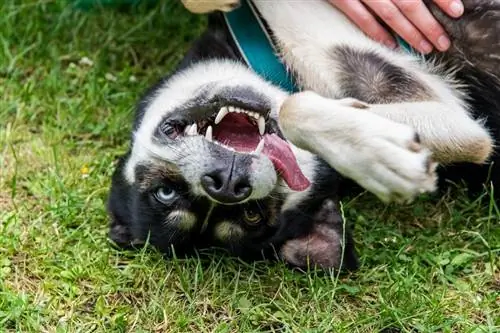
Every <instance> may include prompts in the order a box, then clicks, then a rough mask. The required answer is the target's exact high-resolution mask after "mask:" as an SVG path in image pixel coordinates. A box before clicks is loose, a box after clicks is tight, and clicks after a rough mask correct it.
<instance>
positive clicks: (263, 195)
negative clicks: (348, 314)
mask: <svg viewBox="0 0 500 333" xmlns="http://www.w3.org/2000/svg"><path fill="white" fill-rule="evenodd" d="M183 4H184V6H185V7H186V8H187V9H188V10H190V11H192V12H194V13H209V24H208V28H207V30H206V31H205V33H204V34H203V35H202V36H201V37H200V38H199V39H198V40H196V41H195V42H194V43H193V45H192V47H191V49H190V50H189V51H188V53H187V54H186V55H185V57H184V59H183V60H182V61H181V62H180V64H179V66H178V67H177V68H176V69H175V70H174V71H173V72H172V73H170V74H169V75H167V76H166V77H164V78H162V79H161V80H160V81H159V82H158V83H157V84H155V85H154V86H152V87H151V88H150V89H148V90H147V91H146V92H145V94H144V96H143V97H142V98H141V99H140V101H139V103H138V105H137V111H136V116H135V120H134V125H133V133H132V138H131V142H130V147H129V150H128V151H127V152H126V153H125V154H124V155H123V156H122V157H121V158H120V160H119V162H118V164H117V167H116V170H115V172H114V174H113V177H112V183H111V189H110V194H109V200H108V206H107V209H108V212H109V215H110V220H111V222H110V232H109V235H110V238H111V239H112V240H113V241H114V243H116V244H117V245H118V246H120V247H130V246H142V245H144V244H145V243H148V244H151V245H152V246H154V247H155V248H157V249H159V250H160V251H161V252H162V253H164V254H165V255H167V256H168V255H172V254H173V253H174V252H175V253H176V254H189V253H191V252H192V251H196V250H197V249H200V248H208V247H222V248H224V249H226V250H227V251H229V252H230V253H231V254H233V255H236V256H239V257H241V258H243V259H245V260H257V259H279V260H283V261H284V262H286V263H288V264H290V265H292V266H294V267H299V268H307V267H311V266H314V267H320V268H324V269H330V268H335V269H341V270H344V269H345V270H353V269H356V268H357V267H358V259H357V255H356V251H355V249H354V245H353V238H352V237H353V235H352V231H351V226H349V225H346V224H345V222H344V221H343V219H342V216H341V213H340V207H339V205H340V199H341V196H342V193H343V191H344V189H345V187H346V186H349V184H350V183H354V184H356V185H358V186H360V187H361V188H362V189H364V190H367V191H368V192H371V193H373V194H374V195H375V196H376V197H377V198H379V199H380V200H381V201H383V202H397V203H401V202H411V201H412V200H413V199H415V198H416V197H417V196H419V195H420V194H422V193H426V192H434V191H435V190H436V189H437V188H438V187H439V186H438V185H439V184H440V182H443V179H444V180H446V179H455V180H456V179H460V180H465V181H466V182H468V184H469V185H470V186H471V188H483V187H484V185H485V184H486V185H487V184H488V182H491V183H493V184H494V183H496V182H498V178H499V177H500V171H499V169H498V167H497V164H498V162H499V159H498V154H497V152H496V151H495V141H496V140H498V137H499V135H500V134H499V132H498V129H499V128H500V114H499V111H498V110H499V108H498V107H499V102H500V97H499V96H500V95H499V92H500V81H499V74H500V73H499V71H500V66H499V65H500V63H499V61H500V56H499V55H500V34H499V33H498V32H500V1H484V0H481V1H479V0H465V1H464V5H465V12H464V14H463V16H462V17H461V18H460V19H459V20H455V19H451V18H449V17H448V16H446V15H445V14H444V13H443V12H441V10H440V9H439V8H438V7H437V6H435V5H434V4H433V3H432V2H431V1H429V2H428V6H429V8H430V9H431V10H432V12H433V13H434V15H435V16H436V17H437V19H438V20H439V21H440V23H441V24H442V25H443V26H444V27H445V28H446V30H447V31H448V33H449V34H450V36H451V37H452V41H453V42H452V48H451V49H450V51H447V52H445V53H442V54H432V55H430V56H428V57H425V58H424V57H416V56H414V55H410V54H407V53H405V52H402V51H398V50H391V49H389V48H387V47H385V46H383V45H381V44H379V43H376V42H375V41H373V40H371V39H370V38H368V37H367V36H365V35H364V34H363V33H362V32H361V31H360V30H359V29H358V28H357V27H356V26H355V25H354V24H353V23H351V21H349V19H348V18H347V17H345V16H344V15H343V14H342V13H341V12H340V11H338V10H337V9H335V8H334V7H332V6H331V5H329V4H328V3H327V2H326V1H323V0H310V1H293V2H292V1H286V0H273V1H267V0H253V1H252V6H254V8H255V10H256V11H258V13H260V15H261V16H262V18H263V20H264V21H265V23H266V26H267V28H268V33H270V34H271V35H272V38H273V40H274V41H275V46H276V48H277V49H278V51H279V54H280V59H281V61H282V62H283V64H285V65H286V66H287V68H288V69H289V70H290V72H291V73H293V76H294V78H296V79H297V82H298V84H299V85H300V87H301V91H300V92H297V93H290V92H288V91H285V90H284V89H282V88H280V87H279V86H277V85H275V84H272V83H270V82H269V81H267V80H265V79H264V78H262V77H261V76H259V75H257V74H256V73H255V72H254V71H252V70H251V69H250V68H249V66H248V64H247V63H246V62H245V60H244V58H243V57H242V54H241V53H240V52H239V49H238V48H237V47H236V45H235V43H234V40H232V36H231V34H230V33H229V30H228V27H227V25H226V21H225V20H224V17H223V14H222V13H223V12H231V11H233V10H235V9H236V8H238V6H239V5H240V2H239V1H237V0H210V1H209V0H207V1H194V0H193V1H191V0H183Z"/></svg>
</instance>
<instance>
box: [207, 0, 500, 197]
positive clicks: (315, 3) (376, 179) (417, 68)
mask: <svg viewBox="0 0 500 333" xmlns="http://www.w3.org/2000/svg"><path fill="white" fill-rule="evenodd" d="M209 3H211V5H210V6H207V5H208V4H209ZM253 3H254V4H255V6H256V7H257V8H258V10H259V11H260V12H261V13H262V15H263V16H264V18H265V19H266V21H267V23H268V24H269V26H270V28H271V30H272V31H273V34H274V35H275V37H276V39H277V41H278V44H279V45H278V47H279V50H280V53H281V56H282V58H283V61H284V62H285V64H286V65H287V66H288V67H289V68H291V69H293V71H294V72H295V73H297V77H298V80H299V82H300V84H301V85H302V86H303V88H304V89H306V90H311V91H314V93H315V94H317V95H316V96H315V95H314V93H312V92H310V93H308V94H299V95H297V96H293V97H291V98H292V99H291V101H293V102H289V103H287V104H286V106H287V109H286V116H283V115H280V121H281V126H282V127H283V129H284V131H285V132H286V135H287V138H288V139H289V140H290V141H291V142H293V143H294V144H297V145H298V146H301V147H306V148H305V149H308V150H309V151H312V152H315V153H317V154H319V155H320V156H322V157H323V158H324V159H325V160H327V161H328V162H329V163H330V164H331V165H332V166H333V167H335V168H336V169H337V170H338V171H339V172H341V173H342V174H343V175H345V176H347V177H350V178H352V179H354V180H355V181H356V182H358V183H359V184H360V185H362V186H364V187H365V188H366V189H367V190H369V191H371V192H373V193H374V194H376V195H377V196H379V197H380V198H381V199H383V200H385V201H390V200H395V199H398V200H410V199H412V198H413V197H415V196H416V195H418V194H419V193H421V192H425V191H430V190H432V189H433V188H434V183H435V178H436V177H435V174H434V173H433V172H429V170H427V169H426V168H425V167H424V165H426V164H427V163H428V162H427V159H428V157H429V152H428V151H427V150H420V151H412V150H411V149H409V147H410V146H412V145H413V146H414V145H415V144H416V143H415V142H412V140H413V138H414V136H415V131H417V132H418V133H419V136H420V138H421V140H422V142H423V144H424V145H426V146H427V147H429V148H430V149H431V150H432V152H433V154H434V155H433V157H434V158H435V159H436V160H437V161H438V162H440V163H452V162H463V161H468V162H474V163H483V162H485V161H486V160H487V159H488V158H489V156H490V155H491V152H492V147H493V141H492V139H491V136H490V134H489V133H488V132H487V131H486V129H485V128H484V127H483V126H482V124H481V123H478V122H476V121H474V120H473V119H472V118H471V116H470V114H469V110H468V106H467V104H466V103H465V102H464V100H463V96H464V95H463V92H462V91H461V90H460V87H459V86H458V85H456V83H455V82H454V81H453V79H452V76H450V75H449V74H450V73H445V72H441V71H440V69H439V68H438V67H435V66H434V64H432V63H424V62H423V61H421V59H417V58H415V57H413V56H410V55H408V54H406V53H404V52H397V51H394V50H390V49H388V48H386V47H385V46H383V45H381V44H379V43H377V42H375V41H373V40H372V39H370V38H369V37H367V36H366V35H364V34H363V33H362V32H361V30H359V28H358V27H357V26H355V25H354V24H353V23H352V22H351V21H350V20H349V19H348V18H347V17H346V16H345V15H344V14H343V13H341V12H340V11H338V10H337V9H335V8H334V7H333V6H332V5H331V4H329V3H328V1H325V0H307V1H305V0H303V1H300V0H299V1H289V0H273V1H269V0H254V1H253ZM203 4H204V6H205V7H204V12H208V11H210V10H209V8H212V9H214V10H215V9H219V5H220V3H219V1H215V0H214V1H205V2H203ZM342 45H348V46H349V47H351V48H354V49H356V50H359V51H363V50H371V51H375V52H376V53H377V54H378V55H379V56H381V57H383V58H384V59H386V60H387V61H388V62H389V63H391V64H394V65H396V66H400V67H402V68H404V69H405V70H406V71H408V72H409V73H410V74H411V75H412V77H414V78H415V79H416V80H417V81H419V82H420V84H422V85H423V86H425V87H426V90H427V91H430V92H432V95H433V96H432V98H431V100H428V101H422V102H412V103H400V104H391V105H374V106H372V105H369V107H368V108H367V111H369V112H366V111H362V110H359V109H356V108H349V107H345V106H344V107H343V106H342V105H341V104H339V102H338V101H335V100H334V99H338V98H342V97H348V96H343V95H342V91H341V77H340V76H339V74H340V73H339V71H340V70H341V67H340V66H339V65H340V64H338V63H336V62H335V58H334V57H333V56H332V49H333V48H334V47H336V46H337V47H338V46H342ZM407 88H408V89H412V87H411V86H409V87H407ZM319 95H321V96H323V97H326V98H322V97H320V96H319ZM293 108H296V109H293ZM370 113H372V114H370ZM313 119H314V120H313ZM305 124H307V126H306V125H305ZM402 124H404V125H402ZM305 128H307V130H305ZM290 204H293V200H292V201H290Z"/></svg>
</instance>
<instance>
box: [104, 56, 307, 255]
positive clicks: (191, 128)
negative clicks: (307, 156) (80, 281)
mask: <svg viewBox="0 0 500 333" xmlns="http://www.w3.org/2000/svg"><path fill="white" fill-rule="evenodd" d="M285 98H286V93H284V92H283V91H281V90H279V89H278V88H276V87H274V86H272V85H270V84H268V83H267V82H265V81H263V80H262V79H261V78H260V77H258V76H256V75H255V74H253V73H252V72H251V71H250V70H248V69H247V68H245V67H243V66H241V65H239V64H236V63H234V62H228V61H212V62H204V63H201V64H199V65H194V66H191V67H189V68H188V69H185V70H183V71H180V72H178V73H177V74H174V75H173V76H172V77H170V78H168V79H167V80H164V81H163V82H161V83H160V84H158V85H157V86H156V87H155V88H153V89H151V90H150V91H149V92H148V93H147V94H146V96H145V97H144V99H143V100H142V101H141V103H139V112H138V117H137V119H136V124H135V129H134V134H133V138H132V147H131V150H130V152H129V153H128V154H127V156H126V157H125V158H124V159H123V161H122V163H121V164H120V166H119V168H118V169H117V171H116V173H115V177H114V180H113V185H112V191H111V193H112V195H111V199H110V211H111V215H112V216H113V217H114V220H115V224H116V225H119V226H120V228H122V227H123V226H127V227H128V229H129V230H128V232H129V233H130V236H131V237H132V238H137V239H139V240H141V239H142V240H144V239H146V238H147V237H148V235H147V234H146V233H149V241H150V242H151V243H152V244H153V245H155V246H159V247H160V248H162V249H164V250H167V247H170V246H171V245H174V246H175V247H178V244H180V245H181V246H182V245H187V244H189V245H192V244H200V243H212V245H213V244H220V245H222V246H224V247H228V248H230V249H232V250H233V251H235V252H238V251H239V250H240V249H242V248H244V249H245V250H247V249H248V248H249V247H256V248H257V247H259V244H261V243H262V242H265V241H266V239H269V238H270V237H272V236H273V233H274V232H275V231H276V230H277V229H278V217H279V213H280V209H281V206H282V204H283V202H284V199H285V197H286V194H287V193H289V192H292V191H304V190H306V189H307V188H308V187H309V185H310V183H309V180H308V178H307V177H306V176H305V175H304V174H303V172H302V169H301V168H300V167H299V162H298V161H297V154H296V151H295V152H294V151H293V150H292V149H295V148H293V147H291V146H290V145H289V144H288V142H287V141H286V140H285V139H284V137H283V135H282V134H281V132H280V130H279V127H278V124H277V122H276V118H277V112H278V108H279V106H280V105H281V103H282V102H283V100H284V99H285ZM123 212H126V213H123ZM125 215H126V216H125ZM122 229H123V228H122ZM115 234H116V233H115ZM118 234H120V235H125V234H126V232H125V231H124V230H121V231H120V232H119V233H118ZM115 238H116V237H115ZM125 238H126V237H125ZM129 238H130V237H129ZM115 240H117V241H120V240H119V239H115Z"/></svg>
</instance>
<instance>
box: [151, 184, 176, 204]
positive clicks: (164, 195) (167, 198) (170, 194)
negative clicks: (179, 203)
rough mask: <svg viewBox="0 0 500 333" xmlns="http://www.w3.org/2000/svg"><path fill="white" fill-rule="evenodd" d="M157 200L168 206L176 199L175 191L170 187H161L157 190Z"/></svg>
mask: <svg viewBox="0 0 500 333" xmlns="http://www.w3.org/2000/svg"><path fill="white" fill-rule="evenodd" d="M155 198H156V200H158V201H159V202H161V203H163V204H168V203H170V202H171V201H172V199H173V198H175V191H174V190H173V189H171V188H168V187H160V188H159V189H158V190H156V193H155Z"/></svg>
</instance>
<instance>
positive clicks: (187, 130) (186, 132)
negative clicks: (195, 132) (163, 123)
mask: <svg viewBox="0 0 500 333" xmlns="http://www.w3.org/2000/svg"><path fill="white" fill-rule="evenodd" d="M190 131H191V125H187V126H186V127H185V128H184V135H189V132H190Z"/></svg>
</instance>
